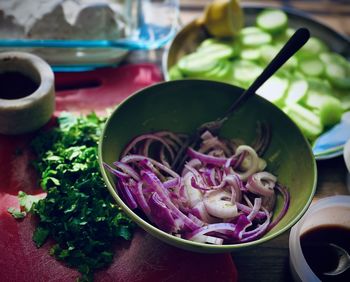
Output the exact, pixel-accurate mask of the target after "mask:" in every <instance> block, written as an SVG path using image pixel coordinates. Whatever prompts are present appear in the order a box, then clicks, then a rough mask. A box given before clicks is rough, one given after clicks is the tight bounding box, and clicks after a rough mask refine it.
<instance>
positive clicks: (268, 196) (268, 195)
mask: <svg viewBox="0 0 350 282" xmlns="http://www.w3.org/2000/svg"><path fill="white" fill-rule="evenodd" d="M186 138H187V136H180V135H177V134H174V133H172V132H167V131H163V132H155V133H152V134H145V135H143V137H140V136H139V137H136V138H135V139H134V140H133V141H132V142H134V145H135V147H136V148H135V150H134V149H133V148H131V147H133V146H131V145H130V144H129V145H128V146H127V148H126V150H125V151H124V154H123V158H122V159H121V160H120V161H119V162H115V163H114V165H115V167H116V169H114V168H112V167H110V166H108V165H106V168H107V169H108V170H109V171H110V172H111V173H113V174H115V175H116V178H117V181H118V183H117V185H116V186H117V189H118V193H119V194H120V195H121V197H122V198H123V200H124V201H125V203H126V204H127V205H128V206H129V207H130V208H136V207H138V208H140V209H141V210H142V211H143V212H144V213H145V215H146V216H147V217H148V218H149V220H150V221H151V222H152V223H154V224H155V225H156V226H158V227H159V228H160V229H162V230H164V231H166V232H169V233H172V234H177V235H178V236H181V237H183V238H187V239H191V240H195V241H197V242H202V243H209V244H223V243H241V242H242V243H243V242H248V241H252V240H256V239H257V238H260V237H261V236H263V235H264V234H265V233H266V232H267V231H268V230H270V229H271V228H273V227H274V226H275V225H276V224H277V223H278V222H279V221H280V220H281V218H282V217H283V216H284V215H285V213H286V211H287V209H288V206H289V201H290V196H289V193H288V191H287V190H286V189H285V187H281V186H280V185H278V184H276V181H277V179H276V177H275V176H273V175H272V174H269V173H267V172H264V171H261V170H263V169H264V167H262V166H261V163H262V162H263V161H264V160H262V159H260V158H259V157H258V154H257V152H255V151H254V149H253V148H252V147H250V146H247V145H239V146H238V144H239V143H237V144H236V143H235V142H234V141H233V140H220V139H218V138H217V137H216V136H213V135H212V134H211V133H210V132H206V133H204V134H203V135H202V139H203V142H202V144H201V145H200V146H199V149H198V150H194V149H193V148H188V150H187V154H188V156H189V157H190V159H189V161H188V163H187V164H186V167H185V168H184V169H183V171H182V172H181V177H180V176H179V175H178V174H177V173H176V172H175V171H173V170H172V169H170V168H169V162H170V161H171V158H173V156H174V155H175V152H176V151H177V150H178V149H179V148H180V146H181V145H182V144H183V143H184V140H185V139H186ZM266 140H267V138H266V137H265V136H261V138H260V141H259V142H260V143H258V144H255V145H257V146H258V147H260V148H262V147H264V146H265V142H266ZM153 143H157V144H156V145H157V146H159V147H158V148H159V149H158V150H155V151H154V152H155V154H154V152H153V149H157V148H155V147H153V146H152V144H153ZM151 146H152V148H151ZM128 151H129V152H128ZM131 151H133V152H134V153H136V152H139V153H138V154H133V155H131V154H130V152H131ZM150 151H152V152H150ZM151 153H152V154H153V156H154V157H155V159H153V158H150V157H148V156H147V155H148V154H151ZM172 153H173V154H172ZM259 171H260V172H259ZM271 176H272V177H271ZM275 186H276V187H275ZM274 187H275V188H276V189H274ZM274 190H276V191H274ZM277 191H278V192H279V193H281V194H282V196H283V198H284V206H283V208H282V211H281V212H280V214H279V215H278V216H277V217H276V219H275V220H274V221H273V222H272V223H270V221H271V215H270V214H269V211H270V210H272V208H273V206H274V200H275V197H276V193H275V192H277ZM252 201H253V202H254V204H252ZM248 227H249V228H248ZM247 229H248V231H247Z"/></svg>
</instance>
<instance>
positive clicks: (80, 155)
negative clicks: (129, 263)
mask: <svg viewBox="0 0 350 282" xmlns="http://www.w3.org/2000/svg"><path fill="white" fill-rule="evenodd" d="M104 122H105V119H104V118H101V117H99V116H97V115H96V114H95V113H91V114H89V115H87V116H74V115H73V114H70V113H62V114H61V115H60V116H59V117H58V127H54V128H53V129H51V130H49V131H46V132H42V133H41V134H40V135H38V136H37V137H36V138H35V139H34V141H33V143H32V148H33V149H34V152H35V153H36V155H37V158H36V159H37V161H36V162H35V163H34V165H35V167H36V169H37V171H38V172H39V174H40V175H41V177H40V179H41V180H40V184H41V187H42V188H43V190H44V191H46V193H47V196H46V198H44V199H41V200H39V201H37V202H33V203H32V206H31V207H30V210H31V212H32V213H34V214H36V215H37V216H38V217H39V219H40V223H39V225H38V227H37V229H36V231H35V232H34V234H33V240H34V242H35V243H36V245H37V246H38V247H40V246H42V245H43V244H44V243H45V241H46V239H47V238H49V237H50V238H53V239H54V241H55V242H56V244H55V245H54V246H53V247H52V249H51V251H50V253H51V254H52V255H53V256H55V257H56V258H57V259H58V260H62V261H64V262H65V263H66V264H67V265H68V266H70V267H74V268H76V269H78V270H79V271H80V272H81V274H82V277H81V280H83V281H91V280H92V279H93V273H94V271H95V270H97V269H100V268H103V267H106V266H108V265H109V264H110V263H111V262H112V260H113V254H114V253H113V244H114V243H115V242H116V240H117V239H118V237H119V238H120V237H121V238H123V239H126V240H129V239H130V238H131V237H132V231H133V227H134V224H133V223H132V222H131V220H130V219H129V218H128V217H127V216H126V215H125V214H124V213H123V212H122V211H121V210H120V209H119V208H118V207H117V206H116V205H115V204H114V201H113V199H112V197H111V195H110V194H109V192H108V190H107V188H106V186H105V183H104V181H103V179H102V176H101V174H100V170H99V164H98V157H97V155H98V154H97V144H98V140H99V138H100V135H101V131H102V126H103V124H104Z"/></svg>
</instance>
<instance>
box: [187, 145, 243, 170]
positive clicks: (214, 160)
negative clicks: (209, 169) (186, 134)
mask: <svg viewBox="0 0 350 282" xmlns="http://www.w3.org/2000/svg"><path fill="white" fill-rule="evenodd" d="M187 155H188V156H190V157H191V158H197V159H199V160H200V161H201V162H203V163H206V164H213V165H217V166H223V165H225V163H226V161H227V158H218V157H213V156H209V155H205V154H202V153H200V152H198V151H195V150H194V149H192V148H188V149H187ZM235 162H236V159H235V158H232V161H231V165H234V164H235Z"/></svg>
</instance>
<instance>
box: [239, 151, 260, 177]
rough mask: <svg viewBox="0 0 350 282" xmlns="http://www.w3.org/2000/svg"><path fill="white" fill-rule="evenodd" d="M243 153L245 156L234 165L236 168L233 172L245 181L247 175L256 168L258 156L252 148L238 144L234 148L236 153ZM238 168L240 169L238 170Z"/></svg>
mask: <svg viewBox="0 0 350 282" xmlns="http://www.w3.org/2000/svg"><path fill="white" fill-rule="evenodd" d="M243 153H245V154H246V155H245V158H244V159H243V161H242V163H241V164H240V166H239V167H236V168H237V169H236V170H235V172H236V173H237V174H238V176H239V177H240V179H241V180H243V181H245V180H247V179H248V177H249V176H251V175H252V174H253V173H255V172H256V171H257V170H258V164H259V157H258V155H257V154H256V152H255V151H254V149H253V148H252V147H250V146H247V145H240V146H238V148H237V150H236V154H237V155H241V154H243ZM245 162H248V163H249V165H246V164H245ZM238 168H239V169H240V170H242V171H239V170H238Z"/></svg>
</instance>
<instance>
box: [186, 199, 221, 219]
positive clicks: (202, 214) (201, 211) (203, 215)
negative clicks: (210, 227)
mask: <svg viewBox="0 0 350 282" xmlns="http://www.w3.org/2000/svg"><path fill="white" fill-rule="evenodd" d="M190 213H191V214H193V215H194V216H196V217H198V218H199V219H201V220H202V221H204V222H205V223H218V222H220V219H219V218H215V217H213V216H211V215H209V214H208V212H207V210H206V208H205V206H204V203H203V202H198V203H197V205H195V206H194V207H193V208H192V209H191V210H190Z"/></svg>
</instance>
